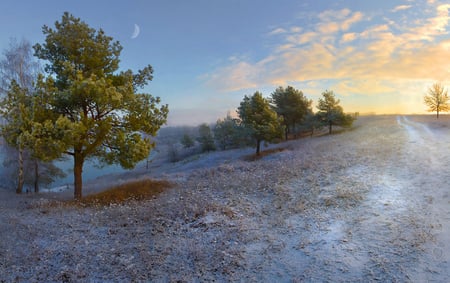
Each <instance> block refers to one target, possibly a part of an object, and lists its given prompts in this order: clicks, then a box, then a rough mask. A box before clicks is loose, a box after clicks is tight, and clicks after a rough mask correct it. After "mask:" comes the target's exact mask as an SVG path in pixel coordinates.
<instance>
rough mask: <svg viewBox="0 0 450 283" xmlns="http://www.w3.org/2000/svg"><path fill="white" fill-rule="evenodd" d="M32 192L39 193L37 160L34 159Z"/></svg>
mask: <svg viewBox="0 0 450 283" xmlns="http://www.w3.org/2000/svg"><path fill="white" fill-rule="evenodd" d="M34 192H35V193H39V162H38V160H37V159H35V160H34Z"/></svg>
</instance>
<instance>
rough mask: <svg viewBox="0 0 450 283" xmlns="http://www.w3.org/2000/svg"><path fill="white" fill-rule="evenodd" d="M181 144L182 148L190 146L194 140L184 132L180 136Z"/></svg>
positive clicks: (193, 143)
mask: <svg viewBox="0 0 450 283" xmlns="http://www.w3.org/2000/svg"><path fill="white" fill-rule="evenodd" d="M181 144H182V145H183V147H184V148H191V147H193V146H194V145H195V141H194V140H193V139H192V138H191V136H190V135H188V134H184V135H183V137H182V138H181Z"/></svg>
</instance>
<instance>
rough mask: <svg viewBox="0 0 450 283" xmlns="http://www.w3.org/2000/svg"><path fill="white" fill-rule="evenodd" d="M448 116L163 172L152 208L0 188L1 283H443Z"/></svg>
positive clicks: (377, 125) (367, 125)
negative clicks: (163, 184)
mask: <svg viewBox="0 0 450 283" xmlns="http://www.w3.org/2000/svg"><path fill="white" fill-rule="evenodd" d="M443 118H444V117H443ZM444 119H447V120H442V118H441V121H439V122H436V121H434V120H433V117H428V116H425V117H420V116H417V117H416V116H408V117H396V116H380V117H361V118H360V119H359V121H358V123H357V124H356V127H355V129H353V130H351V131H347V132H344V133H341V134H336V135H331V136H322V137H316V138H312V139H310V138H307V139H302V140H298V141H291V142H288V143H285V144H280V145H279V146H282V147H285V148H286V149H285V150H283V151H279V152H276V153H273V154H271V155H268V156H265V157H264V158H262V159H260V160H257V161H253V162H248V161H245V159H244V158H242V155H243V154H248V151H228V152H222V153H214V154H212V155H209V156H206V157H202V158H200V159H199V160H191V161H190V162H186V161H184V162H181V163H177V164H173V165H168V164H165V165H162V166H160V169H157V168H154V170H153V171H152V173H151V174H152V176H162V174H163V173H164V177H165V178H168V179H170V180H172V181H173V182H175V183H176V184H177V185H176V186H175V188H172V189H170V190H168V191H166V192H164V193H162V194H161V195H159V196H158V197H157V198H154V199H152V200H149V201H145V202H130V203H127V204H125V205H111V206H109V207H89V208H80V207H74V206H68V205H65V204H63V203H62V202H61V201H56V202H55V201H54V200H53V199H52V198H53V196H54V194H41V195H37V196H36V195H34V196H33V195H32V196H16V195H14V194H12V193H9V192H6V191H2V192H1V193H0V194H1V200H0V225H1V227H0V239H1V241H0V282H1V281H6V282H14V281H18V282H30V281H31V282H43V281H45V282H49V281H50V282H51V281H57V282H61V281H62V282H73V281H74V282H77V281H82V282H85V281H93V282H99V281H163V282H172V281H187V282H192V281H194V282H196V281H208V282H209V281H219V282H220V281H244V282H261V281H265V282H292V281H293V282H302V281H333V282H335V281H375V280H379V281H383V282H396V281H401V282H405V281H406V282H408V281H411V282H424V281H446V280H447V279H448V278H449V277H450V268H449V264H450V245H449V243H448V239H449V236H450V205H449V200H450V193H449V190H450V178H449V177H448V176H449V173H450V172H449V171H450V168H449V167H448V166H446V165H447V164H450V150H449V146H448V145H449V144H450V143H449V142H450V132H449V128H448V127H447V126H446V125H448V122H449V121H448V118H444ZM202 160H209V161H207V162H205V161H203V162H202ZM134 174H135V175H136V173H134ZM142 174H144V173H142ZM133 176H134V175H133Z"/></svg>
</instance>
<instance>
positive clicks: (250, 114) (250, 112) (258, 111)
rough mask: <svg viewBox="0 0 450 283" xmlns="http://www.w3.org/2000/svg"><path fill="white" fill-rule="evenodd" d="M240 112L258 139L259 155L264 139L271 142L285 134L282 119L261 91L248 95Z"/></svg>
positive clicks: (251, 133)
mask: <svg viewBox="0 0 450 283" xmlns="http://www.w3.org/2000/svg"><path fill="white" fill-rule="evenodd" d="M238 114H239V117H240V119H241V120H242V124H243V125H244V126H245V127H246V128H248V129H249V132H250V135H251V137H252V138H253V139H254V140H255V141H256V154H257V155H259V153H260V149H261V142H262V141H267V142H271V141H273V140H275V139H276V138H281V136H282V135H283V127H282V125H281V120H280V119H279V118H278V116H277V113H276V112H275V111H273V110H272V108H271V106H270V104H269V101H268V100H267V99H265V98H264V97H263V96H262V94H261V93H260V92H255V93H254V94H253V95H252V96H247V95H246V96H245V97H244V99H243V100H242V102H241V104H240V106H239V108H238Z"/></svg>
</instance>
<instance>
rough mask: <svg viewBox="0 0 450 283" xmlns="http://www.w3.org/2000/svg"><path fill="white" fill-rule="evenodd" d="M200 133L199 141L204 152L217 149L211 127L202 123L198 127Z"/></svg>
mask: <svg viewBox="0 0 450 283" xmlns="http://www.w3.org/2000/svg"><path fill="white" fill-rule="evenodd" d="M198 133H199V137H198V138H197V141H198V142H199V143H200V145H201V147H202V151H203V152H206V151H212V150H216V145H215V144H214V137H213V135H212V133H211V128H210V127H209V126H208V125H207V124H201V125H200V127H199V128H198Z"/></svg>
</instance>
